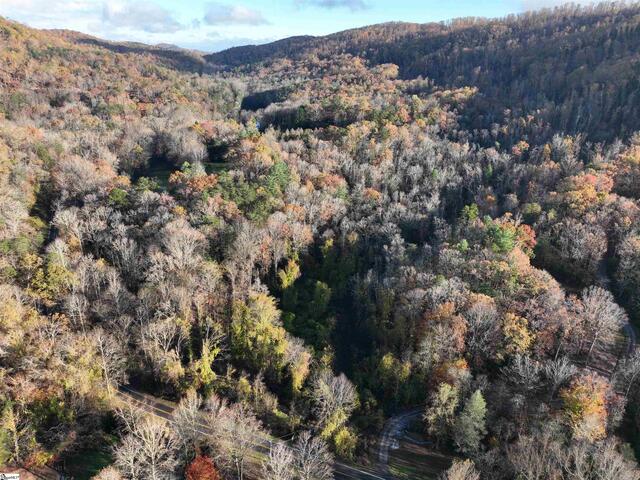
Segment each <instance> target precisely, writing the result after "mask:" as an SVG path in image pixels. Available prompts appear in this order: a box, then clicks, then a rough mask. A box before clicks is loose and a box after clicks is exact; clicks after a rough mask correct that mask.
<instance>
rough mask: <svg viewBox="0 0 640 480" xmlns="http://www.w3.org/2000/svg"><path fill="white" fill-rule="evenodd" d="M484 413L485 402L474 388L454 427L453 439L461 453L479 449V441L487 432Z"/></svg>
mask: <svg viewBox="0 0 640 480" xmlns="http://www.w3.org/2000/svg"><path fill="white" fill-rule="evenodd" d="M486 414H487V403H486V402H485V400H484V397H483V396H482V393H481V392H480V390H476V391H475V392H474V393H473V395H471V397H469V399H468V400H467V401H466V402H465V404H464V408H463V409H462V412H461V413H460V416H459V417H458V419H457V420H456V423H455V427H454V432H453V439H454V441H455V443H456V446H457V448H458V450H459V451H460V452H461V453H464V454H473V453H475V452H477V451H478V450H479V449H480V442H481V441H482V438H483V437H484V436H485V434H486V433H487V430H486V428H485V417H486Z"/></svg>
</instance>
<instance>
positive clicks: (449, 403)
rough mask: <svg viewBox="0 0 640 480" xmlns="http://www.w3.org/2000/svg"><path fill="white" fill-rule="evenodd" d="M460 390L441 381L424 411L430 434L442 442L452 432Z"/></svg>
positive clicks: (438, 441) (437, 441)
mask: <svg viewBox="0 0 640 480" xmlns="http://www.w3.org/2000/svg"><path fill="white" fill-rule="evenodd" d="M459 402H460V399H459V391H458V388H457V387H454V386H452V385H450V384H448V383H444V382H443V383H441V384H440V385H439V386H438V390H437V391H436V392H434V393H433V394H432V395H431V400H430V402H429V403H430V405H429V407H427V409H426V411H425V413H424V417H423V418H424V421H425V423H426V426H427V431H428V432H429V435H431V436H433V437H434V438H435V441H436V443H438V444H440V443H441V441H442V440H443V439H444V438H447V437H448V436H449V435H450V433H451V428H452V427H453V424H454V421H455V413H456V408H458V403H459Z"/></svg>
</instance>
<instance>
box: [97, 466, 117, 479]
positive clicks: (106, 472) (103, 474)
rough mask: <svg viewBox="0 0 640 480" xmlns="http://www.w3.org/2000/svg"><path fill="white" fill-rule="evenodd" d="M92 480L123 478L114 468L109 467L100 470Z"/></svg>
mask: <svg viewBox="0 0 640 480" xmlns="http://www.w3.org/2000/svg"><path fill="white" fill-rule="evenodd" d="M93 480H123V477H122V475H121V474H120V472H119V471H118V470H117V469H116V468H115V467H113V466H109V467H106V468H103V469H102V470H100V472H99V473H98V474H97V475H96V476H95V477H93Z"/></svg>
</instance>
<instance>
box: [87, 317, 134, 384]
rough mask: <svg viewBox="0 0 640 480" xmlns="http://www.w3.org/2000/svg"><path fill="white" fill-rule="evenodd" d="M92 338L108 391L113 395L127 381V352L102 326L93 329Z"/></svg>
mask: <svg viewBox="0 0 640 480" xmlns="http://www.w3.org/2000/svg"><path fill="white" fill-rule="evenodd" d="M91 338H92V339H93V342H94V344H95V346H96V351H97V353H98V359H99V361H100V368H101V369H102V377H103V379H104V383H105V386H106V388H107V392H108V394H109V396H111V395H113V393H114V390H117V389H118V387H119V386H120V385H121V384H122V383H124V382H126V381H127V354H126V352H125V350H124V349H123V346H122V344H120V343H119V342H118V341H117V340H116V339H115V338H114V337H113V335H111V334H109V333H107V332H105V331H104V330H103V329H102V328H100V327H96V328H94V329H93V331H92V332H91Z"/></svg>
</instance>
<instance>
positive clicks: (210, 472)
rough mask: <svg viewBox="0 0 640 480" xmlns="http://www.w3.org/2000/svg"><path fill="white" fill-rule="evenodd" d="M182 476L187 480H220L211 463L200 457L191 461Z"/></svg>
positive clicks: (207, 458) (206, 458) (209, 460)
mask: <svg viewBox="0 0 640 480" xmlns="http://www.w3.org/2000/svg"><path fill="white" fill-rule="evenodd" d="M184 474H185V478H186V479H187V480H222V477H221V476H220V474H219V473H218V471H217V470H216V467H215V465H214V464H213V461H212V460H211V459H210V458H209V457H204V456H202V455H199V456H197V457H196V458H194V459H193V462H191V463H190V464H189V466H188V467H187V469H186V471H185V472H184Z"/></svg>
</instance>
